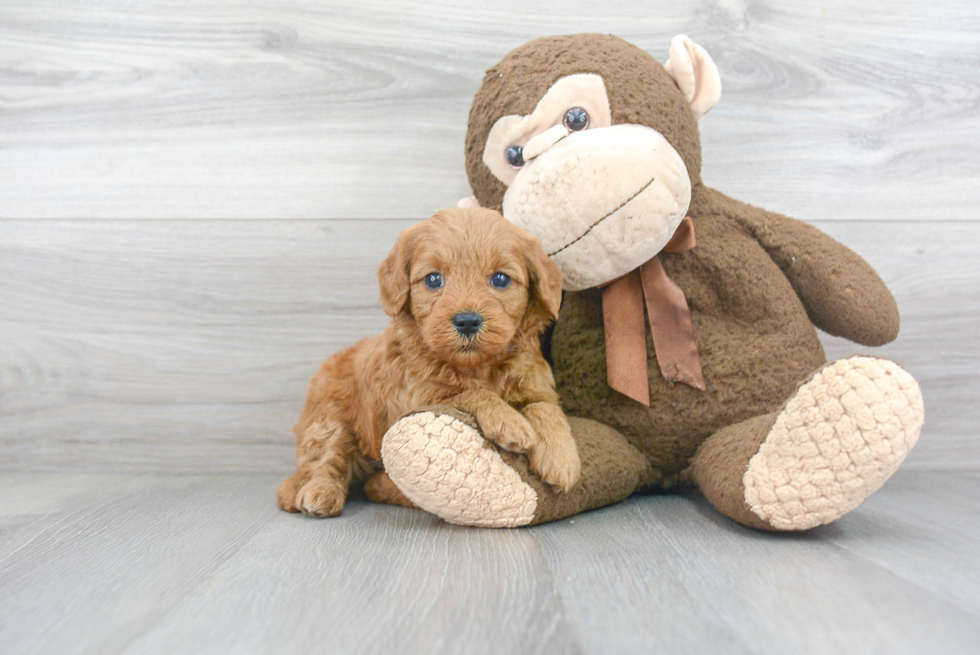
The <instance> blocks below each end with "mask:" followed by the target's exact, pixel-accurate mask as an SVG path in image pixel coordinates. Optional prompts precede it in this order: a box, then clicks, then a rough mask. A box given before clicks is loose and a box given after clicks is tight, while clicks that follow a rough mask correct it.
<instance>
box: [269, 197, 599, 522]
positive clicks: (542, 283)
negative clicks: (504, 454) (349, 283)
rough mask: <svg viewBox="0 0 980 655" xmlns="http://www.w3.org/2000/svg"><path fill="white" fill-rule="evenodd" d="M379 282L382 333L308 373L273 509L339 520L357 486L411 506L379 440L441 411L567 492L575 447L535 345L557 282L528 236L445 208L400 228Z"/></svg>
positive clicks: (491, 215) (481, 215)
mask: <svg viewBox="0 0 980 655" xmlns="http://www.w3.org/2000/svg"><path fill="white" fill-rule="evenodd" d="M378 278H379V280H380V282H381V306H382V307H383V308H384V310H385V312H387V313H388V314H389V315H390V316H391V317H392V321H391V325H390V326H389V327H388V328H387V329H386V330H385V331H384V332H382V333H381V334H380V335H378V336H375V337H370V338H367V339H364V340H362V341H360V342H358V343H357V344H355V345H354V346H353V347H351V348H348V349H347V350H344V351H341V352H339V353H337V354H336V355H334V356H333V357H331V358H330V359H328V360H327V361H326V362H324V364H323V366H321V367H320V370H319V372H317V374H316V375H315V376H313V380H312V382H311V384H310V391H309V395H308V397H307V399H306V406H305V408H304V409H303V414H302V416H301V417H300V419H299V422H298V423H297V424H296V427H294V428H293V431H294V432H295V433H296V450H297V460H298V465H297V470H296V473H294V474H293V475H292V476H290V477H289V478H288V479H287V480H286V481H285V482H283V483H282V484H281V485H280V486H279V506H280V507H281V508H282V509H284V510H286V511H289V512H299V511H302V512H306V513H308V514H312V515H314V516H336V515H338V514H340V512H341V510H342V509H343V507H344V503H345V502H346V501H347V492H348V489H349V487H350V485H351V484H352V483H364V482H366V484H365V491H366V492H367V496H368V498H369V499H371V500H374V501H376V502H387V503H393V504H399V505H406V506H412V504H411V501H409V500H408V499H407V498H405V496H404V495H403V494H402V493H401V492H400V491H399V490H398V489H397V487H395V485H394V484H393V483H392V482H391V480H390V478H388V476H387V474H386V473H385V472H384V471H380V470H379V469H380V465H379V462H380V460H381V439H382V437H383V436H384V434H385V432H387V431H388V428H389V427H391V425H392V424H393V423H394V422H395V421H397V420H398V419H399V418H401V417H402V416H403V415H405V414H407V413H408V412H410V411H412V410H414V409H416V408H418V407H421V406H425V405H438V404H446V405H451V406H453V407H456V408H457V409H460V410H462V411H465V412H469V413H470V414H472V415H473V416H474V417H475V418H476V420H477V422H478V423H479V425H480V428H481V429H482V431H483V434H484V436H485V437H486V438H487V439H490V440H492V441H494V442H496V443H497V444H499V445H500V446H501V447H502V448H506V449H507V450H512V451H517V452H525V453H528V455H529V458H530V465H531V468H532V469H534V470H535V471H537V472H538V473H539V474H540V475H541V477H542V479H544V480H545V481H546V482H548V483H550V484H553V485H555V486H556V487H558V488H559V489H561V490H566V491H567V490H568V489H569V488H571V486H572V485H573V484H575V482H576V481H577V480H578V478H579V473H580V463H579V456H578V451H577V449H576V447H575V442H574V441H573V440H572V436H571V433H570V432H569V428H568V422H567V421H566V419H565V414H564V413H563V412H562V410H561V408H560V407H559V406H558V395H557V394H556V393H555V381H554V378H553V377H552V375H551V369H550V368H549V366H548V363H547V362H546V361H545V360H544V358H543V357H542V355H541V346H540V341H539V337H540V334H541V332H542V331H543V330H544V329H545V327H546V326H547V325H548V323H549V322H551V321H552V320H553V319H554V318H555V317H556V316H557V315H558V307H559V305H560V303H561V273H560V272H559V270H558V267H557V266H556V265H555V264H554V263H553V262H552V261H551V260H550V259H548V257H547V255H545V253H544V252H543V251H542V250H541V245H540V243H539V242H538V240H537V239H536V238H534V237H533V236H531V235H530V234H528V233H527V232H525V231H524V230H522V229H520V228H518V227H516V226H515V225H513V224H511V223H509V222H508V221H506V220H504V218H503V217H502V216H501V215H500V214H498V213H497V212H494V211H491V210H488V209H466V210H464V209H447V210H444V211H441V212H439V213H437V214H436V215H435V216H433V217H432V218H430V219H428V220H426V221H423V222H421V223H419V224H417V225H415V226H413V227H410V228H408V229H407V230H405V231H404V232H402V233H401V235H400V236H399V237H398V241H397V243H396V244H395V247H394V248H393V249H392V251H391V254H389V255H388V257H387V258H386V259H385V260H384V262H382V264H381V267H380V268H379V269H378ZM372 474H373V475H372Z"/></svg>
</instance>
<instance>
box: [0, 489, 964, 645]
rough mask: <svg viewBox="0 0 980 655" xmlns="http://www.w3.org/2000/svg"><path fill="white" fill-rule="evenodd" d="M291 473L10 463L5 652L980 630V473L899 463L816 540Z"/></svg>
mask: <svg viewBox="0 0 980 655" xmlns="http://www.w3.org/2000/svg"><path fill="white" fill-rule="evenodd" d="M277 481H278V478H276V477H274V476H270V475H263V474H242V473H239V474H230V475H205V476H197V475H195V476H166V475H143V476H133V475H118V474H99V475H80V474H66V473H53V474H44V473H41V474H24V473H6V474H2V475H0V494H2V497H3V498H4V499H5V502H4V503H3V505H2V506H0V650H2V652H4V653H25V654H26V653H31V654H34V655H45V654H47V653H65V652H71V653H79V654H80V655H86V654H89V653H92V654H98V655H115V654H117V653H121V654H126V655H135V654H149V653H201V654H207V653H221V654H224V653H236V654H243V655H248V654H251V653H304V652H330V653H337V654H343V653H391V652H397V653H440V654H454V653H472V654H477V655H479V654H482V653H501V652H507V653H514V654H515V655H523V654H525V653H595V652H602V653H630V654H633V653H638V652H651V651H653V650H654V649H657V650H661V649H669V650H670V651H671V652H680V653H712V652H725V653H752V654H767V653H840V652H845V651H846V652H849V653H873V652H889V653H934V652H942V653H946V654H948V655H959V654H961V653H962V654H965V653H972V652H975V647H976V643H977V640H978V639H980V594H978V592H977V589H978V585H980V561H978V560H977V558H976V557H975V552H976V544H977V542H978V541H980V515H978V514H977V512H976V509H975V507H972V506H971V505H970V504H969V503H964V502H962V501H961V500H960V501H958V500H957V499H958V498H959V499H962V494H963V493H964V492H967V493H970V492H973V491H976V490H978V489H980V486H978V485H980V478H978V476H977V475H976V474H965V473H928V472H925V473H907V472H902V473H899V474H898V475H897V476H896V478H895V479H893V480H892V481H891V482H890V483H889V485H888V486H886V487H885V488H884V489H883V490H882V491H880V492H879V493H878V494H877V495H875V496H873V497H872V498H871V499H869V500H868V501H867V502H866V503H865V504H864V505H863V506H862V507H860V508H858V509H857V510H856V511H854V512H853V513H852V514H850V515H848V516H847V517H845V518H844V519H842V520H841V521H839V522H838V523H836V524H834V525H831V526H825V527H823V528H819V529H817V530H814V531H812V532H810V533H807V534H804V535H774V534H766V533H758V532H753V531H751V530H748V529H745V528H742V527H741V526H738V525H736V524H734V523H732V522H730V521H728V520H727V519H724V518H723V517H721V516H720V515H719V514H717V513H716V512H714V510H712V509H711V508H710V507H708V506H707V504H706V502H705V501H704V500H703V499H700V498H696V497H695V498H686V497H682V496H660V497H658V496H647V497H636V498H632V499H630V500H628V501H627V502H624V503H621V504H619V505H616V506H612V507H608V508H604V509H602V510H598V511H594V512H589V513H586V514H582V515H579V516H577V517H574V518H573V519H570V520H565V521H561V522H559V523H552V524H546V525H542V526H537V527H534V528H530V529H518V530H479V529H470V528H459V527H454V526H449V525H447V524H445V523H442V522H440V521H438V520H437V519H435V518H434V517H432V516H431V515H428V514H425V513H423V512H421V511H417V510H408V509H403V508H395V507H388V506H380V505H373V504H369V503H365V502H363V501H356V500H355V501H352V502H351V503H350V504H349V505H348V507H347V509H346V510H345V512H344V514H343V515H342V516H341V517H339V518H336V519H326V520H315V519H308V518H304V517H301V516H296V515H287V514H285V513H282V512H279V511H278V510H277V509H276V507H275V500H274V489H275V485H276V482H277ZM70 487H75V488H76V492H75V493H65V492H66V490H67V489H69V488H70ZM32 499H40V500H39V501H35V500H32ZM898 507H902V508H904V511H903V512H901V513H898V512H897V511H896V508H898Z"/></svg>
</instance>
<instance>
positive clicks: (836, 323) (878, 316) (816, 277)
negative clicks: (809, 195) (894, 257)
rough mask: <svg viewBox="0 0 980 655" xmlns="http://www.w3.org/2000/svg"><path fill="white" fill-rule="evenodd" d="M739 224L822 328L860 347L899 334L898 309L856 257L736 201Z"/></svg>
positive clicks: (812, 231) (814, 232) (813, 232)
mask: <svg viewBox="0 0 980 655" xmlns="http://www.w3.org/2000/svg"><path fill="white" fill-rule="evenodd" d="M730 202H732V203H733V205H737V207H736V214H737V215H736V216H735V218H736V220H739V221H740V222H741V223H742V224H743V225H744V226H745V227H746V228H747V229H748V230H749V231H750V232H751V233H752V234H753V235H754V236H755V238H756V239H757V240H758V241H759V243H760V244H762V247H763V248H765V250H766V252H768V253H769V256H770V257H771V258H772V259H773V261H774V262H776V265H777V266H779V268H780V269H781V270H782V271H783V274H784V275H786V277H787V278H788V279H789V282H790V284H791V285H793V289H794V290H795V291H796V295H798V296H799V297H800V300H802V301H803V306H804V307H805V308H806V312H807V314H808V315H809V317H810V320H811V321H813V324H814V325H816V326H817V327H818V328H820V329H821V330H824V331H825V332H828V333H830V334H832V335H834V336H838V337H844V338H845V339H849V340H851V341H854V342H857V343H859V344H861V345H864V346H882V345H884V344H886V343H889V342H891V341H894V340H895V337H897V336H898V327H899V316H898V305H896V304H895V299H894V298H893V297H892V294H891V292H890V291H888V287H886V286H885V283H884V282H883V281H882V280H881V278H880V277H878V274H877V273H875V271H874V269H872V268H871V266H870V265H869V264H868V263H867V262H866V261H864V260H863V259H862V258H861V257H860V256H859V255H858V254H857V253H855V252H854V251H852V250H851V249H849V248H847V247H846V246H844V245H843V244H841V243H839V242H838V241H836V240H834V239H832V238H831V237H830V236H828V235H826V234H824V233H823V232H821V231H820V230H818V229H817V228H815V227H813V226H812V225H807V224H806V223H803V222H802V221H798V220H795V219H792V218H788V217H786V216H783V215H781V214H776V213H773V212H767V211H765V210H763V209H759V208H757V207H751V206H749V205H746V204H744V203H738V202H737V201H730Z"/></svg>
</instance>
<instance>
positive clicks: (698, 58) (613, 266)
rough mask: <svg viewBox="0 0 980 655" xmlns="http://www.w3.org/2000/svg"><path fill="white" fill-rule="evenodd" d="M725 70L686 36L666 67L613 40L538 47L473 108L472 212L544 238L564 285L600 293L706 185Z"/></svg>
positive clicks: (522, 50) (667, 231)
mask: <svg viewBox="0 0 980 655" xmlns="http://www.w3.org/2000/svg"><path fill="white" fill-rule="evenodd" d="M720 95H721V81H720V79H719V76H718V69H717V68H716V67H715V64H714V62H712V60H711V57H709V56H708V53H707V52H705V51H704V49H703V48H701V46H699V45H697V44H695V43H694V42H693V41H691V40H690V39H688V38H687V37H685V36H677V37H675V38H674V40H673V41H672V42H671V45H670V55H669V59H668V60H667V63H666V64H664V65H661V64H660V63H658V62H657V61H656V60H655V59H654V58H653V57H651V56H650V55H648V54H647V53H646V52H644V51H643V50H641V49H640V48H637V47H636V46H634V45H631V44H629V43H627V42H626V41H623V40H622V39H620V38H617V37H614V36H607V35H600V34H576V35H570V36H555V37H546V38H543V39H538V40H536V41H531V42H530V43H527V44H525V45H523V46H521V47H519V48H517V49H516V50H514V51H512V52H511V53H510V54H508V55H507V56H506V57H504V59H503V60H502V61H501V62H500V63H499V64H497V65H496V66H494V67H493V68H491V69H490V70H488V71H487V74H486V76H485V77H484V78H483V85H482V86H481V87H480V90H479V91H477V94H476V97H475V98H474V100H473V107H472V109H471V110H470V118H469V125H468V132H467V135H466V170H467V174H468V175H469V180H470V186H471V187H472V188H473V193H474V194H475V203H478V204H479V205H481V206H483V207H489V208H492V209H497V210H501V211H502V212H503V214H504V216H505V217H506V218H507V219H508V220H510V221H512V222H514V223H516V224H517V225H519V226H520V227H522V228H524V229H526V230H527V231H529V232H531V233H532V234H534V235H535V236H537V237H538V238H539V239H540V240H541V243H542V245H543V246H544V248H545V251H546V252H547V253H548V255H549V256H550V257H551V258H552V259H553V260H554V261H555V263H556V264H558V266H559V267H560V268H561V271H562V274H563V277H564V287H565V288H566V289H569V290H579V289H586V288H589V287H594V286H598V285H601V284H604V283H606V282H608V281H610V280H613V279H615V278H617V277H619V276H621V275H624V274H625V273H628V272H629V271H631V270H633V269H634V268H636V267H637V266H639V265H640V264H642V263H644V262H646V261H647V260H649V259H650V258H652V257H654V256H655V255H656V254H657V253H658V252H660V250H661V249H662V248H663V247H664V246H665V245H666V244H667V242H668V241H669V240H670V237H671V236H672V235H673V233H674V231H675V230H676V229H677V226H678V225H679V224H680V222H681V220H683V218H684V216H685V215H686V213H687V210H688V206H689V205H690V202H691V190H692V186H697V185H699V184H700V170H701V142H700V138H699V135H698V127H697V119H698V118H700V117H701V116H702V115H704V114H705V112H707V111H708V110H709V109H711V107H713V106H714V105H715V103H716V102H718V99H719V97H720Z"/></svg>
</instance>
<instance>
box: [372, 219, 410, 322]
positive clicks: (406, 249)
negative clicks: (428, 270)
mask: <svg viewBox="0 0 980 655" xmlns="http://www.w3.org/2000/svg"><path fill="white" fill-rule="evenodd" d="M417 227H418V226H412V227H410V228H408V229H406V230H403V231H402V233H401V234H399V235H398V241H396V242H395V246H394V247H393V248H392V249H391V252H390V253H388V256H387V257H385V260H384V261H383V262H381V266H379V267H378V282H380V284H381V308H382V309H383V310H385V313H386V314H387V315H388V316H392V317H394V316H398V315H399V314H401V313H403V312H405V311H406V310H407V309H408V292H409V289H410V287H411V281H410V280H409V272H410V269H411V266H412V253H413V251H414V250H415V243H416V239H415V235H416V232H417V231H418V230H417Z"/></svg>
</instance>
